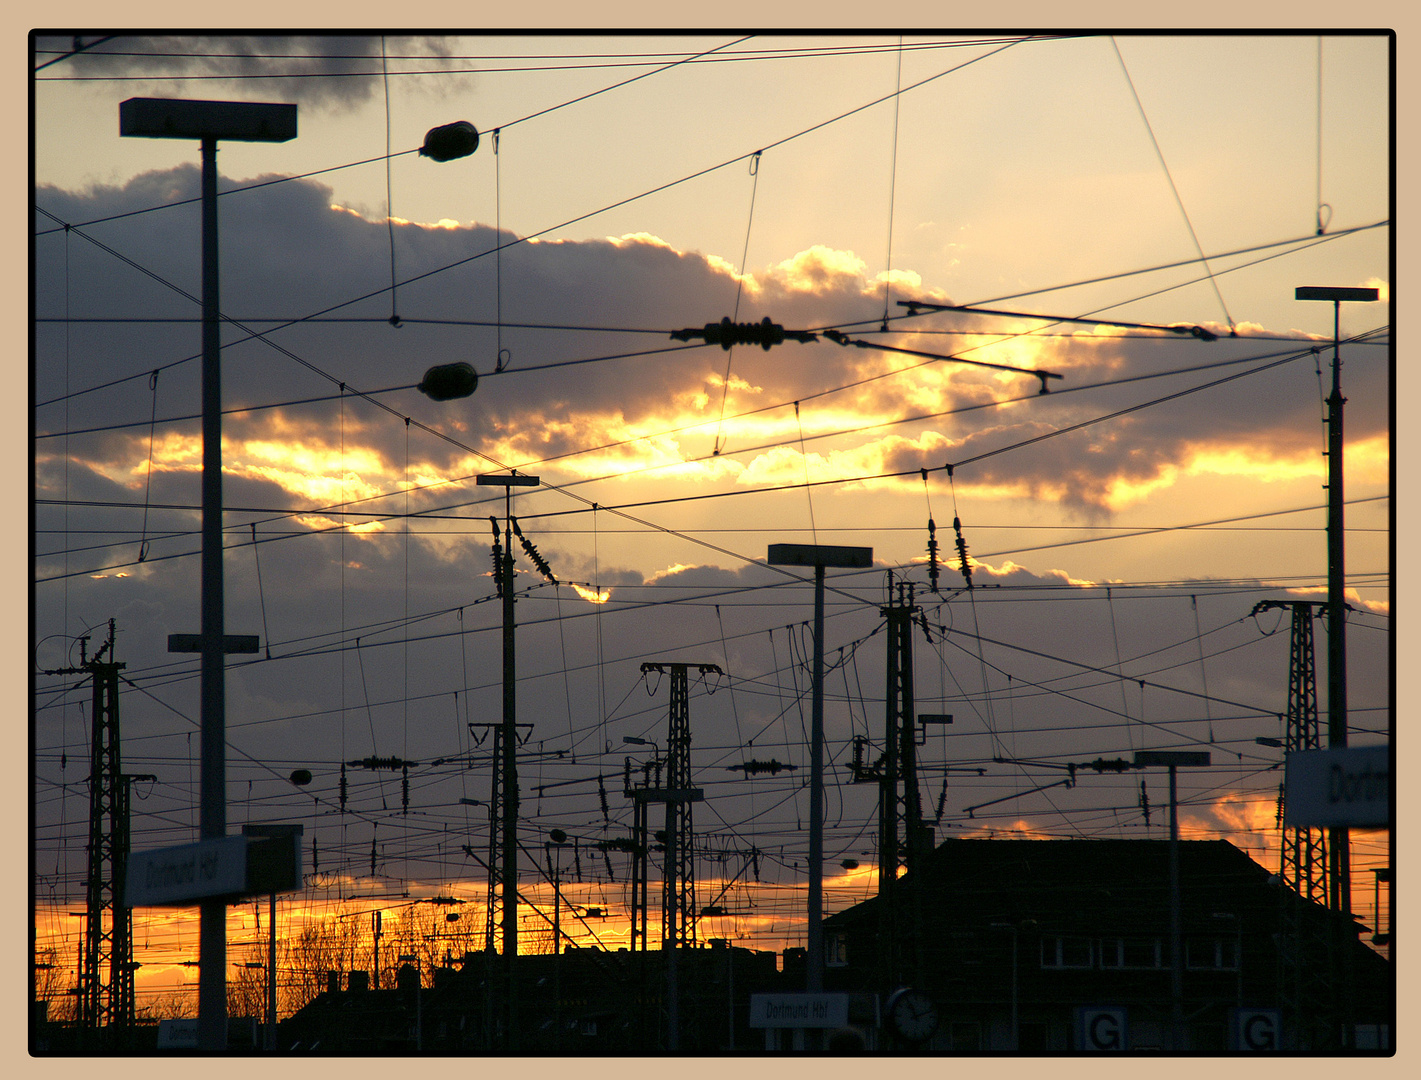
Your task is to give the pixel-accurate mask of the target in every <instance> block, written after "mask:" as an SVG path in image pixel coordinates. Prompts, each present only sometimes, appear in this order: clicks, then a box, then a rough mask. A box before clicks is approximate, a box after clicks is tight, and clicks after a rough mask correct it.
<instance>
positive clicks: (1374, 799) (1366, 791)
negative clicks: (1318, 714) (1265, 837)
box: [1283, 746, 1391, 829]
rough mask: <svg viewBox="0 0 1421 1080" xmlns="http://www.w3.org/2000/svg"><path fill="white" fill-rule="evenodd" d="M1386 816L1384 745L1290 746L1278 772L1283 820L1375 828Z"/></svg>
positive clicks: (1293, 824) (1307, 825) (1387, 758)
mask: <svg viewBox="0 0 1421 1080" xmlns="http://www.w3.org/2000/svg"><path fill="white" fill-rule="evenodd" d="M1390 820H1391V755H1390V753H1389V748H1388V747H1385V746H1356V747H1347V748H1345V749H1340V750H1294V751H1291V752H1290V753H1289V754H1288V756H1287V761H1286V763H1285V765H1284V773H1283V824H1284V825H1287V826H1289V827H1290V828H1295V829H1316V828H1326V827H1328V826H1332V825H1340V826H1355V827H1357V828H1369V827H1370V828H1378V827H1382V826H1385V825H1387V824H1388V823H1389V822H1390Z"/></svg>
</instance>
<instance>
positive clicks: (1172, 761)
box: [1135, 750, 1209, 1054]
mask: <svg viewBox="0 0 1421 1080" xmlns="http://www.w3.org/2000/svg"><path fill="white" fill-rule="evenodd" d="M1208 764H1209V751H1207V750H1136V751H1135V768H1137V769H1144V768H1148V767H1149V766H1151V765H1153V766H1160V765H1164V766H1167V767H1168V768H1169V956H1170V964H1169V997H1170V1043H1171V1045H1170V1049H1171V1050H1172V1051H1174V1052H1175V1053H1176V1054H1178V1053H1182V1052H1183V1051H1184V934H1183V930H1182V927H1181V922H1182V913H1181V910H1180V908H1181V905H1180V896H1179V790H1178V787H1177V784H1176V779H1177V772H1178V769H1179V767H1180V766H1181V765H1185V766H1207V765H1208Z"/></svg>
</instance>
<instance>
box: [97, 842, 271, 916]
mask: <svg viewBox="0 0 1421 1080" xmlns="http://www.w3.org/2000/svg"><path fill="white" fill-rule="evenodd" d="M126 876H127V881H126V882H125V885H126V887H125V889H124V898H123V902H124V903H125V904H126V905H127V906H128V907H162V906H164V905H167V904H185V903H188V902H189V901H193V900H204V899H207V898H208V897H211V896H229V895H234V894H237V893H240V892H241V891H242V889H243V887H244V886H245V885H246V883H247V840H246V837H243V836H222V837H218V838H216V839H213V840H200V841H199V842H197V843H196V844H183V845H181V846H179V847H167V848H157V849H155V850H152V851H134V852H130V853H129V856H128V872H127V875H126Z"/></svg>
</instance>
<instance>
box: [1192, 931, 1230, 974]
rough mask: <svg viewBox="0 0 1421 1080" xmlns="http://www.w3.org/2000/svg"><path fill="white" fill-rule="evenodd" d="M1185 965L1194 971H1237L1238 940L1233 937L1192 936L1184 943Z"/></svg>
mask: <svg viewBox="0 0 1421 1080" xmlns="http://www.w3.org/2000/svg"><path fill="white" fill-rule="evenodd" d="M1184 966H1185V967H1187V968H1190V969H1191V970H1193V971H1237V970H1238V942H1236V941H1235V940H1234V939H1233V938H1190V939H1189V940H1188V941H1186V942H1185V943H1184Z"/></svg>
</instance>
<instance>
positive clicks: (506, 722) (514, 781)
mask: <svg viewBox="0 0 1421 1080" xmlns="http://www.w3.org/2000/svg"><path fill="white" fill-rule="evenodd" d="M538 482H539V480H538V477H536V476H524V475H520V474H518V473H512V474H511V475H509V476H498V475H489V474H485V475H481V476H480V477H479V478H478V479H477V481H476V483H477V484H478V485H479V486H481V487H482V486H495V487H501V488H503V508H504V542H503V556H502V559H501V560H497V556H496V560H497V561H498V562H500V564H501V565H498V566H497V567H496V570H497V572H498V574H499V577H498V587H499V591H500V593H501V594H502V597H503V731H502V745H501V746H500V747H499V749H500V750H501V752H502V769H501V770H500V772H501V778H500V779H501V781H502V787H503V791H502V803H503V805H502V808H501V818H502V825H503V837H502V840H503V852H502V854H503V858H502V859H501V860H500V867H499V874H500V877H501V878H502V882H503V897H502V901H503V903H502V905H501V908H502V910H501V914H502V917H503V969H504V984H505V1000H504V1015H505V1019H506V1028H505V1031H504V1038H505V1040H506V1048H507V1050H508V1052H509V1053H511V1054H516V1053H517V1052H518V985H517V967H516V965H517V959H518V696H517V690H518V686H517V683H518V668H517V664H516V662H515V640H514V628H515V623H514V613H513V603H514V599H515V597H514V595H513V488H515V487H537V485H538ZM497 528H498V526H497V523H496V522H495V523H494V531H495V536H497Z"/></svg>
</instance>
